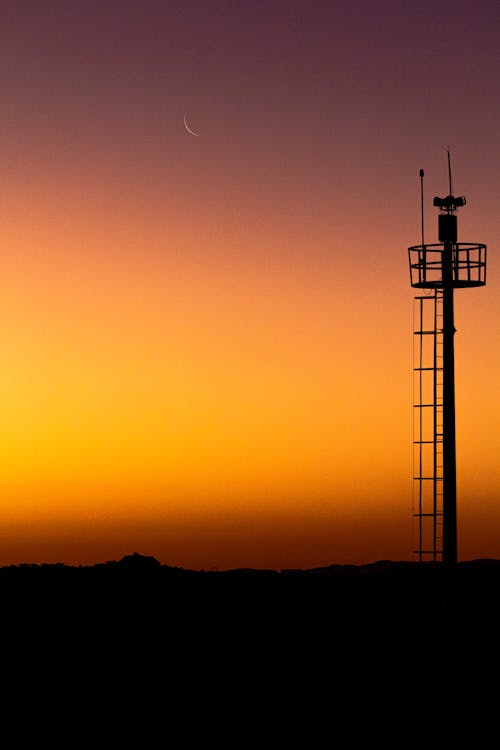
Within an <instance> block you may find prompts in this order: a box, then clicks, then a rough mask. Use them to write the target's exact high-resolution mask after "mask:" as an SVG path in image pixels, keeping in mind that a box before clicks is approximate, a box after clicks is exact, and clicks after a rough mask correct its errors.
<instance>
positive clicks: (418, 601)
mask: <svg viewBox="0 0 500 750" xmlns="http://www.w3.org/2000/svg"><path fill="white" fill-rule="evenodd" d="M499 591H500V561H498V560H476V561H470V562H464V563H460V564H459V565H457V566H456V568H452V569H447V568H446V567H444V566H442V565H440V564H424V565H419V564H417V563H409V562H391V561H378V562H375V563H373V564H369V565H359V566H356V565H331V566H327V567H323V568H315V569H309V570H281V571H276V570H253V569H238V570H227V571H194V570H189V569H183V568H181V567H175V566H169V565H162V564H160V563H159V562H158V561H157V560H156V559H155V558H153V557H148V556H144V555H140V554H138V553H134V554H131V555H126V556H125V557H123V558H122V559H121V560H117V561H115V560H111V561H108V562H104V563H99V564H96V565H92V566H69V565H62V564H53V565H52V564H42V565H37V564H23V565H12V566H7V567H3V568H0V602H1V606H2V609H1V611H2V632H3V635H4V644H5V648H6V651H7V652H9V653H12V654H13V655H14V657H15V663H16V674H18V675H20V676H21V678H22V680H23V681H24V682H25V681H26V679H27V676H28V675H29V676H30V677H29V679H30V680H33V679H34V675H35V676H36V675H42V676H43V680H45V679H46V677H47V675H50V676H51V678H52V679H56V681H57V684H58V685H59V686H60V689H62V690H63V691H65V692H67V693H68V696H67V700H66V701H65V702H66V703H67V704H69V705H70V708H71V710H72V711H73V712H75V714H76V715H77V716H78V722H79V723H78V724H77V725H76V726H78V727H79V726H80V724H81V725H82V726H83V727H91V728H92V731H93V732H94V733H95V732H97V731H99V733H100V734H99V736H102V735H101V732H102V730H101V729H97V728H96V727H97V726H99V727H101V726H102V724H103V722H104V726H108V728H110V731H111V735H110V737H113V736H114V734H113V733H114V732H115V731H116V725H117V724H116V722H118V725H119V726H120V727H121V728H122V729H123V728H124V727H125V729H126V731H127V732H128V731H129V727H131V726H132V723H133V722H132V719H135V720H137V723H138V731H139V734H140V737H139V740H138V744H139V745H140V746H142V747H149V746H153V744H155V739H154V737H156V736H158V732H162V731H165V726H166V723H167V725H168V728H169V731H170V730H171V727H172V726H174V723H175V722H179V723H180V725H181V726H182V731H183V732H184V733H185V735H183V736H186V737H191V733H192V732H193V731H194V729H196V728H198V729H199V730H200V731H201V732H202V735H203V737H204V738H205V739H207V738H215V737H216V738H221V737H225V740H226V742H227V741H228V740H229V741H230V744H231V746H232V747H239V746H241V745H243V746H245V745H246V744H247V741H248V740H252V741H255V742H261V744H262V743H264V744H275V745H276V746H278V747H282V746H283V744H285V745H290V746H292V747H294V746H295V745H296V744H297V743H298V744H300V746H303V747H310V748H316V747H318V748H319V747H323V746H324V744H333V745H337V744H339V745H340V746H342V747H348V748H351V747H352V748H357V747H360V746H368V745H369V744H373V743H374V742H377V743H380V742H382V743H383V746H384V747H387V746H392V745H394V746H397V747H404V748H407V747H413V746H416V745H417V744H418V745H421V744H423V743H425V744H426V745H427V746H429V747H434V746H437V744H441V745H443V743H444V744H445V746H448V745H447V743H449V742H450V741H453V742H458V741H459V740H460V741H464V740H466V743H467V744H469V745H470V746H471V747H490V746H493V745H492V744H491V742H492V740H493V739H494V737H495V736H496V735H495V732H496V721H495V720H494V719H495V716H496V709H495V708H494V706H493V704H492V699H493V697H494V692H492V691H491V690H490V689H489V688H488V687H487V686H488V684H489V683H488V674H489V673H490V672H491V671H492V670H493V669H494V667H493V664H494V661H493V660H494V654H495V650H497V648H498V647H497V641H498V625H499V617H498V615H499V606H498V592H499ZM23 684H24V683H23ZM29 684H32V683H29ZM50 695H51V694H50V693H49V694H48V696H47V701H46V702H47V704H48V705H49V709H50V705H51V703H50V700H51V699H50ZM75 695H79V696H80V697H79V699H78V700H76V699H75ZM35 696H36V700H35V701H34V703H35V704H36V705H37V706H40V705H43V704H44V700H43V698H44V696H43V694H42V692H40V691H38V692H37V693H36V694H35ZM61 701H63V699H62V698H61V697H59V698H58V710H60V706H61V705H63V703H64V701H63V703H62V702H61ZM114 705H117V706H118V713H113V710H112V707H113V706H114ZM78 731H80V730H78ZM148 733H149V734H148ZM141 738H142V739H141ZM148 738H149V739H148ZM264 740H265V741H264ZM434 743H435V744H434ZM488 743H489V744H488ZM111 744H112V743H111Z"/></svg>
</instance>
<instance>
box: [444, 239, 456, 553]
mask: <svg viewBox="0 0 500 750" xmlns="http://www.w3.org/2000/svg"><path fill="white" fill-rule="evenodd" d="M454 252H456V251H454V245H453V243H451V242H445V243H444V248H443V562H444V563H448V564H451V565H453V564H455V563H456V562H457V462H456V440H455V351H454V336H455V323H454V309H453V255H454Z"/></svg>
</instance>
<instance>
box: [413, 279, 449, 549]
mask: <svg viewBox="0 0 500 750" xmlns="http://www.w3.org/2000/svg"><path fill="white" fill-rule="evenodd" d="M413 312H414V317H413V340H414V346H413V518H414V530H413V531H414V533H413V538H414V546H413V551H414V553H415V554H416V555H418V559H419V561H420V562H423V561H426V560H441V559H442V549H443V546H442V531H443V292H442V290H441V289H435V290H434V293H433V294H431V295H429V296H419V297H415V300H414V311H413Z"/></svg>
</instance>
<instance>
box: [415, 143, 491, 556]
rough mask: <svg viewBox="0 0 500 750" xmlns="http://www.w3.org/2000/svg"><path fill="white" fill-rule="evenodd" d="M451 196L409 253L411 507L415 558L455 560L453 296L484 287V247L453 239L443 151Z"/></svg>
mask: <svg viewBox="0 0 500 750" xmlns="http://www.w3.org/2000/svg"><path fill="white" fill-rule="evenodd" d="M448 175H449V195H447V196H446V198H434V201H433V205H434V206H436V207H437V208H438V209H439V211H440V213H439V216H438V238H439V243H437V244H431V245H426V244H425V243H424V219H423V177H424V172H423V170H422V169H421V170H420V185H421V201H422V244H421V245H415V246H413V247H409V248H408V257H409V263H410V281H411V285H412V287H415V288H416V289H422V290H427V294H425V292H424V296H418V297H415V315H414V331H413V332H414V343H415V346H414V363H413V372H414V403H413V406H414V435H413V443H414V472H413V489H414V493H413V496H414V508H413V515H414V518H415V521H416V527H417V538H418V546H417V548H416V549H415V552H416V554H417V555H418V557H419V560H420V561H424V560H442V561H443V562H444V563H449V564H454V563H456V562H457V489H456V488H457V480H456V453H455V355H454V346H453V337H454V335H455V324H454V311H453V295H454V290H455V289H458V288H462V289H464V288H469V287H477V286H484V285H485V283H486V245H482V244H478V243H467V242H460V243H459V242H458V241H457V216H456V211H457V209H458V208H461V207H462V206H465V198H464V197H458V198H455V197H454V195H453V187H452V179H451V167H450V154H449V152H448Z"/></svg>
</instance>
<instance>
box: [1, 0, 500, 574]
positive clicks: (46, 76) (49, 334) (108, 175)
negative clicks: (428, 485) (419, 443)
mask: <svg viewBox="0 0 500 750" xmlns="http://www.w3.org/2000/svg"><path fill="white" fill-rule="evenodd" d="M49 4H50V6H51V11H52V12H51V13H50V14H45V13H42V12H41V11H40V10H39V8H38V5H37V4H36V3H34V2H27V3H26V4H23V6H22V8H21V9H20V8H19V6H18V5H17V4H16V3H14V2H12V3H10V2H8V3H7V4H6V6H8V8H9V12H8V13H7V11H5V13H6V18H5V19H4V20H5V23H4V30H3V31H2V34H4V36H5V39H4V40H3V44H2V45H0V46H1V47H2V48H3V50H4V51H3V53H2V54H3V55H4V57H5V60H6V68H5V72H4V79H3V90H4V101H6V112H7V113H8V115H7V116H6V119H5V123H4V133H3V139H0V140H1V141H2V146H1V149H0V158H1V160H2V166H3V176H4V180H3V185H2V187H1V189H0V199H1V205H2V221H1V223H0V241H1V246H2V248H3V253H2V255H1V260H0V292H1V294H0V299H1V303H0V304H1V319H2V325H1V328H0V332H1V335H0V357H1V361H2V363H3V364H2V368H1V371H0V394H1V396H0V398H1V404H2V408H1V413H2V419H1V422H0V439H1V451H0V488H1V489H0V492H1V504H0V536H1V539H2V544H0V564H7V563H13V562H23V561H30V562H32V561H36V562H42V561H46V562H53V561H64V562H72V563H89V562H97V561H100V560H104V559H111V558H116V557H119V556H121V555H123V554H126V553H129V552H132V551H134V550H137V551H139V552H142V553H144V554H153V555H155V556H156V557H158V558H159V559H160V560H162V562H165V563H170V564H175V565H183V566H186V567H197V568H207V569H209V568H212V567H218V568H224V567H233V566H272V567H297V566H313V565H324V564H328V563H333V562H369V561H371V560H375V559H380V558H392V559H411V556H412V555H411V551H412V539H411V535H412V524H411V501H412V500H411V492H412V488H411V474H412V467H411V462H412V446H411V439H412V422H411V420H412V406H411V399H412V378H411V366H412V343H413V342H412V334H411V326H412V296H413V295H412V290H411V288H410V285H409V273H408V269H407V256H406V247H407V246H408V245H411V244H416V243H418V242H419V239H420V234H419V232H420V223H419V215H418V211H419V195H418V188H419V185H418V169H419V168H420V167H424V168H425V169H426V175H427V177H426V198H427V209H426V210H427V215H426V220H427V240H428V241H435V240H436V216H435V213H434V211H435V210H434V209H432V207H431V202H432V195H434V194H444V192H443V191H446V187H447V185H446V177H447V175H446V154H445V151H444V148H443V147H444V145H446V144H447V143H451V144H452V148H453V152H454V164H455V165H456V166H455V184H456V192H457V193H459V194H462V193H464V194H465V195H466V196H467V198H468V201H469V204H470V205H467V206H466V207H465V208H464V209H462V210H461V212H460V214H459V237H460V239H461V240H462V241H478V242H486V243H487V244H488V246H489V258H488V262H489V265H488V285H487V287H486V288H485V289H480V290H472V291H459V292H458V293H457V295H456V327H457V329H458V334H457V336H456V379H457V455H458V482H459V485H458V487H459V496H458V501H459V519H460V556H461V558H462V559H463V558H471V557H478V556H497V557H498V556H500V510H499V507H500V504H499V503H498V500H499V499H500V498H499V488H500V468H499V464H498V455H499V452H500V451H499V448H500V445H499V442H500V441H499V437H498V434H499V429H498V428H499V424H500V406H499V404H498V399H497V394H498V386H499V373H500V354H499V352H500V347H499V339H500V327H499V320H500V302H499V296H498V293H497V283H498V278H499V275H500V271H499V268H498V261H497V258H496V247H497V246H498V239H499V236H500V226H499V221H498V207H497V205H496V197H497V195H498V190H497V189H496V185H497V175H498V174H499V169H498V167H499V166H500V165H499V164H498V161H499V158H498V136H497V133H498V132H500V130H499V128H498V127H497V126H498V125H499V124H500V123H499V122H498V121H499V114H500V107H499V104H498V102H497V101H493V97H491V85H490V84H492V83H493V76H494V75H495V76H498V66H497V67H496V68H495V70H496V72H492V67H493V62H494V61H495V56H496V58H498V49H497V45H496V42H495V44H494V43H493V42H494V39H496V38H497V37H495V36H494V35H493V34H492V32H491V31H488V29H489V27H490V25H491V23H492V19H496V17H495V16H494V15H492V16H491V17H490V15H489V14H490V12H491V13H492V14H493V13H494V7H495V6H494V4H493V3H489V2H485V3H484V9H483V10H484V12H483V13H480V14H479V18H477V17H476V18H475V20H474V22H473V23H472V21H471V16H470V14H473V10H470V9H469V10H468V9H467V6H466V4H465V3H464V4H463V5H462V4H461V3H459V4H458V6H457V7H458V9H459V12H457V14H456V18H455V21H454V22H453V23H455V25H456V28H455V27H454V28H452V29H450V33H449V36H448V35H447V34H444V35H443V38H442V40H441V42H442V47H441V49H442V59H441V60H440V64H441V65H442V66H443V69H444V70H446V69H447V67H448V66H450V69H451V67H452V66H453V65H454V64H455V63H456V61H453V60H452V59H451V58H450V54H451V49H452V36H453V34H452V31H453V33H455V32H457V31H460V30H463V29H465V28H469V35H470V39H471V45H472V46H473V47H474V45H477V50H478V55H477V58H476V63H475V67H474V68H473V69H472V70H471V69H470V68H468V69H467V70H466V71H465V72H464V73H463V76H462V77H461V80H460V81H459V82H455V81H452V82H451V83H450V84H449V86H448V88H449V89H452V91H447V93H446V96H443V88H445V85H444V84H443V80H446V76H441V77H438V78H435V77H434V76H433V75H432V66H430V62H429V60H428V50H427V51H426V52H425V54H424V52H422V53H421V54H422V55H423V57H422V59H419V58H418V55H417V54H416V53H415V52H414V55H416V59H412V57H411V56H410V55H408V56H407V55H406V53H405V52H404V50H405V49H406V40H407V35H408V34H409V33H410V31H411V29H410V28H409V27H408V21H407V19H406V18H404V17H403V16H401V15H400V14H398V12H396V6H395V4H393V3H390V2H388V3H382V4H381V6H380V8H379V10H378V11H377V12H376V11H374V10H373V9H372V10H371V11H370V12H369V14H368V15H370V13H371V14H372V15H373V17H367V18H365V19H364V21H362V22H360V23H359V19H358V18H357V17H356V15H355V12H354V11H353V10H349V8H348V6H347V5H346V6H345V7H344V6H343V5H342V4H340V6H339V7H340V9H339V10H337V11H334V10H332V8H331V6H330V4H329V3H326V2H325V3H323V2H320V3H319V9H317V10H318V14H317V17H316V16H314V14H312V13H310V12H309V11H308V10H307V9H304V10H303V11H298V12H297V13H295V12H292V6H295V4H291V3H286V2H277V3H276V4H275V5H274V6H273V8H274V9H268V8H259V9H258V10H256V11H255V14H254V15H253V16H252V19H251V25H250V27H249V26H248V23H247V21H248V22H249V23H250V21H249V19H248V18H246V16H245V11H242V10H240V11H238V10H236V9H235V8H234V7H233V6H232V5H231V4H230V3H228V2H214V3H213V4H212V10H211V11H203V16H202V17H201V18H199V17H197V16H196V14H194V13H193V12H192V11H191V10H186V9H185V6H184V5H183V4H182V3H175V2H174V3H172V4H171V5H170V4H169V5H168V7H167V8H165V6H162V5H161V4H159V3H153V2H151V3H138V2H133V1H130V2H128V1H127V2H124V3H117V2H116V3H115V2H111V3H109V7H108V6H107V9H106V11H104V10H102V8H101V6H100V4H98V3H94V2H90V3H89V4H88V7H86V9H81V8H80V9H79V8H76V7H75V8H73V9H72V10H71V11H68V12H66V6H65V5H64V3H62V2H57V1H56V0H54V2H51V3H49ZM271 5H273V4H271ZM424 6H425V4H424ZM431 7H432V6H431V4H429V10H428V11H425V12H424V13H423V15H422V17H419V19H416V18H414V19H413V21H412V23H415V24H417V23H418V24H420V25H421V27H422V29H421V30H422V31H426V32H427V33H428V34H431V33H432V28H433V24H432V17H433V16H434V15H435V13H436V12H438V11H436V10H435V9H432V10H431ZM111 9H114V10H111ZM367 9H368V4H367ZM28 10H29V11H30V12H29V13H28ZM424 10H425V8H424ZM336 14H337V15H336ZM377 14H378V15H377ZM284 18H286V19H287V22H286V23H284V22H283V19H284ZM339 20H342V23H343V25H342V29H341V30H339V27H338V22H339ZM384 20H385V21H387V22H388V23H389V29H388V30H387V28H386V27H384V28H386V31H385V32H384V34H385V35H386V36H385V37H383V38H381V39H378V40H377V42H376V43H375V44H374V45H372V47H370V46H369V45H368V44H366V40H367V38H368V32H369V25H370V23H373V22H374V21H377V23H379V24H381V26H383V25H384V23H383V22H384ZM471 23H472V26H471V25H470V24H471ZM325 25H326V27H327V28H328V29H329V30H330V32H331V34H330V35H328V34H326V33H325V32H324V29H323V26H325ZM95 29H97V31H95ZM93 30H94V31H93ZM481 31H485V33H486V37H485V36H484V34H483V36H481V33H480V32H481ZM332 35H333V37H334V38H332ZM187 40H191V41H190V42H189V43H188V41H187ZM257 40H258V41H259V45H260V46H259V47H258V48H256V46H255V42H256V41H257ZM489 40H491V44H489ZM388 41H392V42H395V43H396V49H392V51H391V49H390V48H388V46H387V42H388ZM334 42H335V43H334ZM361 42H363V43H365V46H364V47H362V51H361V52H360V51H359V50H360V46H359V45H360V43H361ZM165 50H166V51H165ZM479 51H481V54H479ZM396 62H399V63H400V64H401V65H402V66H403V68H404V76H403V78H401V79H400V78H399V76H400V75H402V74H401V73H400V72H395V69H394V64H395V63H396ZM427 66H429V67H427ZM395 76H396V78H395ZM496 83H498V81H496ZM394 90H397V91H399V95H398V96H399V98H397V101H396V100H394V101H392V99H391V91H394ZM334 92H335V95H334ZM417 93H418V95H419V96H423V99H422V101H421V102H420V103H418V106H417V103H416V102H415V100H414V98H415V96H416V94H417ZM453 93H454V94H455V96H454V97H453V96H452V94H453ZM479 106H481V117H478V118H476V119H474V121H472V120H471V118H470V117H469V112H470V109H471V108H472V107H476V108H477V107H479ZM422 107H423V109H422ZM186 111H188V119H189V118H191V119H190V122H191V125H192V127H193V129H195V130H196V131H197V132H200V133H201V135H200V137H199V138H195V137H193V136H191V135H189V134H188V133H187V132H186V131H185V129H184V126H183V115H184V114H185V113H186ZM427 112H430V113H432V112H436V113H437V114H439V115H440V117H439V118H437V119H436V120H434V119H433V120H432V122H430V121H429V118H428V117H427V115H426V113H427Z"/></svg>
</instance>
